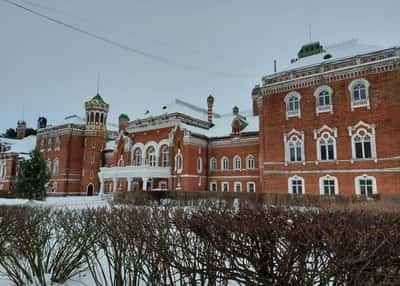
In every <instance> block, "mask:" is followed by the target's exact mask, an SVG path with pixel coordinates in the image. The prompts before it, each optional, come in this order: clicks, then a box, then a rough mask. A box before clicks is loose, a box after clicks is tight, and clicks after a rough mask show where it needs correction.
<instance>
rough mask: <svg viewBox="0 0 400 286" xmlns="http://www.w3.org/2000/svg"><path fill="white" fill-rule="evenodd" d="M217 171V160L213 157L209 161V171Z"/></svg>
mask: <svg viewBox="0 0 400 286" xmlns="http://www.w3.org/2000/svg"><path fill="white" fill-rule="evenodd" d="M216 169H217V159H215V158H214V157H213V158H211V159H210V170H211V171H215V170H216Z"/></svg>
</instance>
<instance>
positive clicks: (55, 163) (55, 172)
mask: <svg viewBox="0 0 400 286" xmlns="http://www.w3.org/2000/svg"><path fill="white" fill-rule="evenodd" d="M59 171H60V161H59V160H58V159H54V161H53V176H58V174H59Z"/></svg>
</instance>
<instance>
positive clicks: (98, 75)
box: [97, 72, 100, 94]
mask: <svg viewBox="0 0 400 286" xmlns="http://www.w3.org/2000/svg"><path fill="white" fill-rule="evenodd" d="M97 94H100V72H97Z"/></svg>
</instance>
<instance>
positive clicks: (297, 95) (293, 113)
mask: <svg viewBox="0 0 400 286" xmlns="http://www.w3.org/2000/svg"><path fill="white" fill-rule="evenodd" d="M292 98H296V99H297V102H298V109H297V110H290V103H291V99H292ZM285 114H286V119H289V118H290V117H298V118H301V94H300V93H299V92H297V91H292V92H289V93H288V94H287V95H286V96H285Z"/></svg>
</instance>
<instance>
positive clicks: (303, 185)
mask: <svg viewBox="0 0 400 286" xmlns="http://www.w3.org/2000/svg"><path fill="white" fill-rule="evenodd" d="M295 180H296V181H301V184H302V194H301V195H304V194H305V193H306V186H305V183H304V178H303V177H300V176H297V175H294V176H292V177H289V178H288V193H289V194H293V190H292V181H295ZM297 195H298V194H297Z"/></svg>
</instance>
